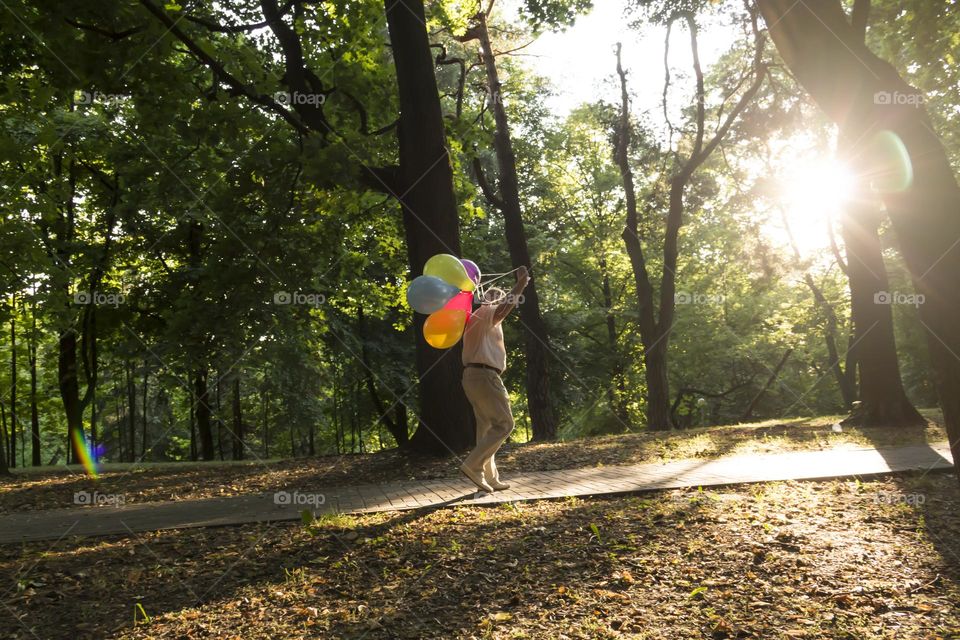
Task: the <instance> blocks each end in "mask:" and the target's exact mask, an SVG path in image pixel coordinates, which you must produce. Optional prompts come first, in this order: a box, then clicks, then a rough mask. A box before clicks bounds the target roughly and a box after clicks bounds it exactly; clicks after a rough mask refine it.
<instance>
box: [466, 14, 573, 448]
mask: <svg viewBox="0 0 960 640" xmlns="http://www.w3.org/2000/svg"><path fill="white" fill-rule="evenodd" d="M471 37H476V38H477V39H478V40H479V41H480V53H481V59H482V61H483V64H484V67H485V68H486V72H487V91H488V100H489V101H490V108H491V109H492V110H493V118H494V122H495V123H496V130H495V131H494V136H493V146H494V149H495V150H496V154H497V165H498V168H499V171H498V184H499V187H500V194H499V198H497V199H496V200H495V201H494V202H492V203H491V204H493V205H494V206H496V207H497V208H499V209H500V211H501V212H502V213H503V221H504V231H505V233H506V238H507V248H508V250H509V251H510V261H511V262H512V263H513V267H514V268H517V267H521V266H526V267H531V268H532V264H531V261H530V250H529V249H528V247H527V234H526V231H525V230H524V227H523V212H522V210H521V206H520V187H519V181H518V178H517V159H516V156H515V155H514V152H513V143H512V141H511V139H510V125H509V122H508V120H507V111H506V109H505V108H504V104H503V87H502V85H501V83H500V76H499V73H498V71H497V60H496V57H495V56H494V53H493V46H492V45H491V43H490V32H489V31H488V30H487V17H486V14H485V13H483V12H482V11H481V12H480V13H478V14H477V15H476V17H475V18H474V25H473V27H472V28H471V29H470V30H469V31H468V32H467V35H466V36H465V37H464V39H470V38H471ZM519 306H520V322H521V324H523V327H524V338H525V343H524V346H525V353H526V360H527V361H526V366H527V371H526V377H527V408H528V410H529V412H530V421H531V422H532V424H533V439H534V440H535V441H536V440H553V439H554V438H556V437H557V419H556V416H555V415H554V412H553V406H552V405H551V403H550V372H549V360H550V354H551V349H550V339H549V336H548V333H547V325H546V322H544V320H543V315H542V314H541V313H540V297H539V295H538V294H537V285H536V279H535V278H531V280H530V284H529V285H527V288H526V289H525V290H524V292H523V304H521V305H519Z"/></svg>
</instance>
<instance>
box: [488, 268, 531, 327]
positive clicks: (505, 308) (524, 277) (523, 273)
mask: <svg viewBox="0 0 960 640" xmlns="http://www.w3.org/2000/svg"><path fill="white" fill-rule="evenodd" d="M529 282H530V274H529V273H527V268H526V267H520V268H519V269H517V284H515V285H513V289H511V290H510V293H509V294H507V301H506V302H504V303H503V304H499V305H497V310H496V311H495V312H494V314H493V322H494V324H496V323H498V322H502V321H503V319H504V318H506V317H507V315H509V314H510V312H511V311H513V308H514V307H515V306H517V300H518V298H519V297H520V294H522V293H523V290H524V289H526V288H527V284H528V283H529Z"/></svg>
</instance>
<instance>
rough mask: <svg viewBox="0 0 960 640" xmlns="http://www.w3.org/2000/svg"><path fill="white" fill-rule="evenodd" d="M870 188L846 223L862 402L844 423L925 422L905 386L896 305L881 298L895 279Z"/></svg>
mask: <svg viewBox="0 0 960 640" xmlns="http://www.w3.org/2000/svg"><path fill="white" fill-rule="evenodd" d="M865 191H866V190H865V189H861V190H860V192H859V193H858V194H857V197H856V198H854V199H851V201H850V202H849V203H848V204H847V206H846V211H845V214H844V216H843V224H842V230H843V243H844V245H845V246H846V250H847V273H848V275H849V280H850V307H851V313H852V316H853V326H854V342H855V343H856V345H857V349H858V351H857V354H858V358H857V360H858V364H859V367H860V403H861V404H860V408H859V409H858V410H857V411H856V412H855V413H854V414H853V415H852V416H851V417H850V418H848V419H847V420H845V421H844V423H846V424H858V425H861V426H864V427H871V426H897V425H904V426H907V425H922V424H926V420H925V419H924V418H923V416H921V415H920V413H919V412H918V411H917V410H916V409H915V408H914V406H913V404H912V403H911V402H910V400H909V399H908V398H907V393H906V391H904V389H903V381H902V379H901V377H900V366H899V364H898V363H897V347H896V339H895V337H894V328H893V309H892V307H891V304H890V303H889V302H886V303H885V302H884V300H882V299H881V297H882V296H885V295H888V294H889V292H890V282H889V279H888V277H887V270H886V266H885V265H884V262H883V249H882V247H881V245H880V234H879V229H880V211H879V209H878V208H877V207H876V206H874V205H873V204H872V203H871V202H870V198H869V194H867V193H865Z"/></svg>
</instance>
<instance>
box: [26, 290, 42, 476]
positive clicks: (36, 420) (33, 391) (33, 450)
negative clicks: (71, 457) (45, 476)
mask: <svg viewBox="0 0 960 640" xmlns="http://www.w3.org/2000/svg"><path fill="white" fill-rule="evenodd" d="M31 322H32V331H31V332H30V340H29V342H28V343H27V349H28V352H27V357H28V359H29V361H30V462H31V464H32V465H33V466H34V467H39V466H40V465H41V464H42V462H41V459H40V412H39V408H38V406H37V308H36V304H34V307H33V310H32V313H31Z"/></svg>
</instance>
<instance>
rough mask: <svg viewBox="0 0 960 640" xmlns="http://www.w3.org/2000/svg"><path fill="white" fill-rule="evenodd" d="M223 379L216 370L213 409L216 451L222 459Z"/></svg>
mask: <svg viewBox="0 0 960 640" xmlns="http://www.w3.org/2000/svg"><path fill="white" fill-rule="evenodd" d="M222 381H223V378H222V377H221V376H220V370H219V369H218V370H217V381H216V384H215V385H214V391H215V393H216V394H217V404H216V410H215V411H214V416H213V419H214V422H216V423H217V453H219V454H220V460H224V457H223V410H222V409H221V405H220V383H221V382H222Z"/></svg>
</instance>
